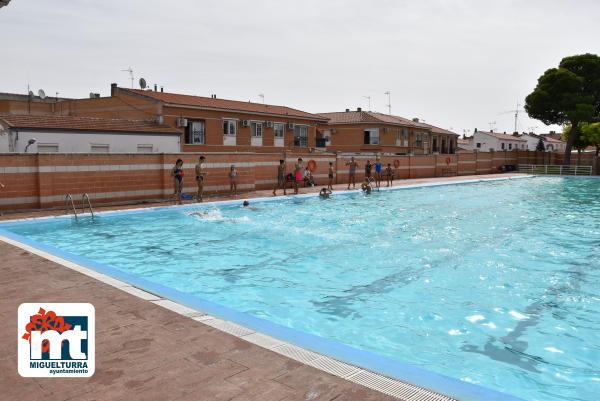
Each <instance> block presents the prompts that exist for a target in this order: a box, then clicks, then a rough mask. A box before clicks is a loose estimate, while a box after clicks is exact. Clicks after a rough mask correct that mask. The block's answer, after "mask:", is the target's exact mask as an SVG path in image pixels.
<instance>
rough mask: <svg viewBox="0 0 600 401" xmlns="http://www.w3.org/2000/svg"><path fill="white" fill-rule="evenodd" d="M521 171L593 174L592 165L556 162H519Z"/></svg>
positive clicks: (545, 173) (547, 173)
mask: <svg viewBox="0 0 600 401" xmlns="http://www.w3.org/2000/svg"><path fill="white" fill-rule="evenodd" d="M517 169H518V171H519V172H522V173H527V174H533V175H592V172H593V168H592V166H578V165H575V166H563V165H554V164H519V165H518V166H517Z"/></svg>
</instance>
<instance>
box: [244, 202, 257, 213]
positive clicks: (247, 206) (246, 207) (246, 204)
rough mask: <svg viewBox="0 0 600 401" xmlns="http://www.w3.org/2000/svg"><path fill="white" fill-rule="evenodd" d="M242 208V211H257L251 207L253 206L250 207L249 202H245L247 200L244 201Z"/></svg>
mask: <svg viewBox="0 0 600 401" xmlns="http://www.w3.org/2000/svg"><path fill="white" fill-rule="evenodd" d="M242 206H243V207H244V209H250V210H254V211H256V210H258V209H257V208H255V207H253V206H250V202H249V201H247V200H245V201H244V202H243V203H242Z"/></svg>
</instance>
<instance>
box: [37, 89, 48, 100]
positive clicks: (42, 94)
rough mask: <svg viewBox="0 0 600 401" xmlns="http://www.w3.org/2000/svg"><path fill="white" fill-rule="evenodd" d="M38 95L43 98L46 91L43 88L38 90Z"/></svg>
mask: <svg viewBox="0 0 600 401" xmlns="http://www.w3.org/2000/svg"><path fill="white" fill-rule="evenodd" d="M38 96H39V97H40V99H42V100H44V99H45V98H46V92H44V90H43V89H40V90H38Z"/></svg>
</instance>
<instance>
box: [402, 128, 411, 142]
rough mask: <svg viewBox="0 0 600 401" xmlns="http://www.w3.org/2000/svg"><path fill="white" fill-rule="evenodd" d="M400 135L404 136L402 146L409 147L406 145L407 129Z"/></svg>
mask: <svg viewBox="0 0 600 401" xmlns="http://www.w3.org/2000/svg"><path fill="white" fill-rule="evenodd" d="M402 135H403V136H404V143H403V144H402V146H409V144H408V128H404V129H403V130H402Z"/></svg>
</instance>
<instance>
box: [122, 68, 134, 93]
mask: <svg viewBox="0 0 600 401" xmlns="http://www.w3.org/2000/svg"><path fill="white" fill-rule="evenodd" d="M121 71H123V72H128V73H129V79H130V80H131V89H133V70H132V69H131V67H129V68H127V69H126V70H121Z"/></svg>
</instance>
